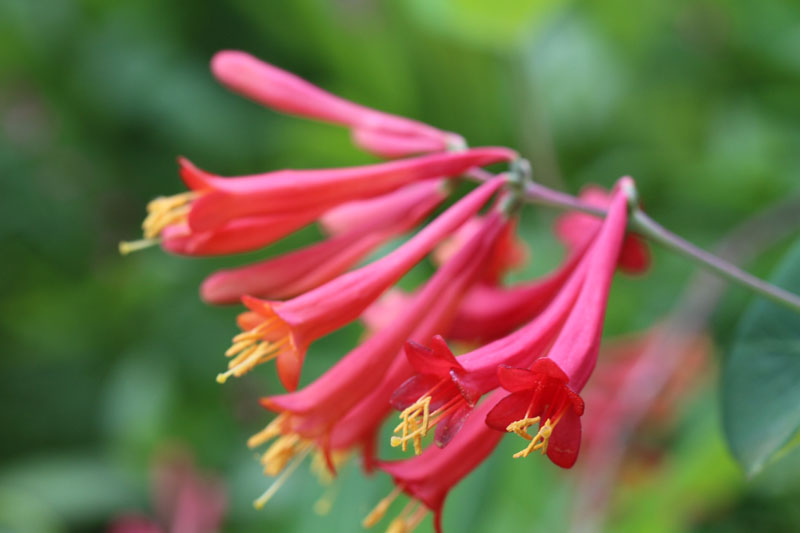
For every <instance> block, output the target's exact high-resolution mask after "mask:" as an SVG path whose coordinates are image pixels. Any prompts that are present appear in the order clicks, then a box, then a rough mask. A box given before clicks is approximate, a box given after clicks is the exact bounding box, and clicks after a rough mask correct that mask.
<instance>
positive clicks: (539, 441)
mask: <svg viewBox="0 0 800 533" xmlns="http://www.w3.org/2000/svg"><path fill="white" fill-rule="evenodd" d="M559 420H561V416H559V417H558V418H556V419H555V421H551V420H550V419H549V418H548V419H547V420H545V422H544V424H540V425H539V431H538V432H537V433H536V435H533V436H531V435H530V434H529V433H528V432H527V429H528V428H529V427H530V426H532V425H534V424H536V423H538V422H540V421H541V418H540V417H538V416H536V417H533V418H528V417H525V418H523V419H522V420H517V421H516V422H512V423H510V424H509V425H508V427H506V431H508V432H509V433H511V432H513V433H516V434H517V435H519V436H520V437H522V438H524V439H526V440H529V441H530V442H529V443H528V445H527V446H526V447H525V448H524V449H522V450H520V451H519V452H517V453H515V454H514V458H515V459H518V458H520V457H528V455H530V454H531V453H533V452H535V451H537V450H541V452H542V455H544V454H545V453H547V444H548V442H549V441H550V435H552V434H553V428H555V427H556V424H558V421H559Z"/></svg>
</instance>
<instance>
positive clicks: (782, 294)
mask: <svg viewBox="0 0 800 533" xmlns="http://www.w3.org/2000/svg"><path fill="white" fill-rule="evenodd" d="M474 177H475V178H478V176H474ZM525 198H526V200H528V201H529V202H531V203H535V204H540V205H547V206H550V207H558V208H562V209H571V210H575V211H580V212H582V213H586V214H589V215H594V216H598V217H604V216H605V215H606V210H605V209H601V208H597V207H594V206H590V205H587V204H585V203H583V202H581V201H580V200H579V199H578V198H575V197H574V196H571V195H569V194H566V193H562V192H559V191H554V190H552V189H548V188H547V187H544V186H542V185H540V184H538V183H529V184H527V185H526V187H525ZM628 223H629V227H630V229H631V231H634V232H636V233H638V234H640V235H642V236H644V237H646V238H648V239H650V240H651V241H653V242H656V243H658V244H659V245H661V246H663V247H664V248H666V249H668V250H670V251H672V252H675V253H677V254H679V255H682V256H684V257H687V258H688V259H690V260H692V261H694V262H695V263H696V264H697V265H699V266H701V267H703V268H706V269H708V270H709V271H711V272H713V273H714V274H716V275H718V276H720V277H722V278H724V279H727V280H728V281H731V282H733V283H736V284H738V285H741V286H743V287H747V288H748V289H750V290H752V291H754V292H756V293H758V294H759V295H761V296H763V297H764V298H767V299H769V300H772V301H773V302H775V303H778V304H781V305H784V306H786V307H788V308H790V309H792V310H794V311H797V312H800V297H798V296H797V295H796V294H793V293H791V292H788V291H785V290H783V289H781V288H780V287H776V286H775V285H772V284H770V283H767V282H766V281H764V280H762V279H759V278H757V277H755V276H753V275H751V274H748V273H747V272H745V271H744V270H742V269H740V268H739V267H737V266H735V265H733V264H731V263H729V262H727V261H725V260H723V259H720V258H719V257H717V256H715V255H713V254H711V253H709V252H706V251H705V250H703V249H701V248H698V247H697V246H695V245H694V244H692V243H690V242H688V241H686V240H685V239H683V238H681V237H678V236H677V235H675V234H674V233H672V232H670V231H668V230H667V229H666V228H664V227H663V226H661V225H660V224H659V223H658V222H656V221H655V220H653V219H652V218H650V217H649V216H647V214H645V212H644V211H642V210H641V209H639V208H638V207H636V208H634V209H633V212H632V213H631V216H630V219H629V222H628Z"/></svg>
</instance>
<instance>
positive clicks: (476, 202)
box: [217, 177, 505, 390]
mask: <svg viewBox="0 0 800 533" xmlns="http://www.w3.org/2000/svg"><path fill="white" fill-rule="evenodd" d="M504 182H505V179H504V178H502V177H500V178H496V179H494V180H492V181H490V182H488V183H485V184H484V185H482V186H480V187H478V188H477V189H475V190H474V191H473V192H471V193H470V194H469V195H467V196H466V197H464V198H463V199H461V200H460V201H459V202H458V203H457V204H455V205H454V206H453V207H451V208H450V209H448V210H447V211H446V212H445V213H443V214H442V215H441V216H439V217H438V218H436V219H435V220H434V221H433V222H431V223H430V224H429V225H428V226H426V227H425V228H424V229H422V230H421V231H420V232H419V233H417V234H416V235H415V236H414V237H412V238H411V239H410V240H409V241H408V242H406V243H405V244H404V245H403V246H401V247H400V248H398V249H397V250H395V251H394V252H392V253H390V254H389V255H386V256H385V257H383V258H381V259H378V260H377V261H375V262H373V263H371V264H369V265H366V266H364V267H361V268H359V269H357V270H354V271H352V272H349V273H347V274H343V275H342V276H339V277H338V278H336V279H334V280H332V281H329V282H328V283H326V284H324V285H322V286H320V287H317V288H316V289H314V290H311V291H309V292H307V293H305V294H303V295H301V296H298V297H296V298H293V299H291V300H288V301H285V302H277V301H265V300H259V299H257V298H252V297H244V298H243V299H242V301H243V303H244V304H245V305H246V306H247V307H248V308H249V309H250V311H252V312H253V313H255V314H256V315H257V316H254V315H253V314H250V313H245V314H244V316H243V317H242V320H240V326H241V325H247V326H251V327H248V328H247V331H245V332H244V333H242V334H240V335H237V336H236V337H234V344H233V346H232V347H231V348H230V349H229V350H228V352H227V353H226V355H228V356H232V355H235V354H238V355H236V357H235V358H234V359H233V360H231V361H230V364H229V370H228V371H227V372H225V373H224V374H220V375H219V376H218V378H217V379H218V380H219V381H221V382H223V381H225V379H227V377H229V376H231V375H233V376H240V375H242V374H244V373H246V372H248V371H249V370H250V369H252V368H253V367H255V366H256V365H258V364H260V363H262V362H265V361H269V360H271V359H274V358H276V359H277V361H276V363H277V369H278V375H279V377H280V378H281V381H282V382H283V384H284V386H285V387H286V388H287V389H288V390H294V389H295V388H296V387H297V383H298V381H299V378H300V369H301V367H302V364H303V359H304V358H305V353H306V350H307V349H308V346H309V345H310V344H311V343H312V342H313V341H314V340H316V339H318V338H319V337H322V336H324V335H327V334H328V333H330V332H332V331H334V330H336V329H338V328H340V327H342V326H344V325H345V324H348V323H349V322H352V321H353V320H355V319H356V318H358V316H359V315H360V314H361V313H362V312H363V311H364V309H366V307H367V306H368V305H369V304H370V303H372V302H373V301H374V300H375V299H376V298H377V297H378V296H379V295H380V294H381V293H382V292H383V291H385V290H386V289H387V288H389V287H390V286H391V285H393V284H394V283H395V282H397V281H398V280H399V279H400V278H401V277H402V276H403V275H404V274H405V273H406V272H407V271H408V270H409V269H411V267H413V266H414V265H415V264H416V263H418V262H419V261H420V260H421V259H422V258H423V257H425V255H426V254H428V253H429V252H430V251H431V249H433V247H434V246H435V245H436V243H438V242H439V241H440V240H441V239H442V238H443V237H445V236H446V235H448V234H449V233H450V232H452V231H453V230H455V229H456V228H457V227H458V226H459V225H461V224H463V223H464V222H465V221H466V220H467V219H469V217H471V216H472V215H474V214H475V212H477V211H478V210H479V209H480V208H481V207H482V206H483V205H484V204H485V203H486V201H487V200H488V199H489V198H490V197H491V195H492V194H494V193H495V192H496V191H497V190H498V189H499V188H500V187H501V186H502V185H503V183H504ZM254 323H255V325H253V324H254Z"/></svg>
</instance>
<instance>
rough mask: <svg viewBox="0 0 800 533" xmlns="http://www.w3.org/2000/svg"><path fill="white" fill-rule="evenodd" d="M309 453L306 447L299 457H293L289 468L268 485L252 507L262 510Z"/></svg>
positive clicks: (309, 449) (309, 448)
mask: <svg viewBox="0 0 800 533" xmlns="http://www.w3.org/2000/svg"><path fill="white" fill-rule="evenodd" d="M310 452H311V447H308V448H306V449H305V450H303V451H302V452H301V453H300V455H299V456H297V457H295V459H294V461H292V463H291V464H289V466H288V467H287V468H286V469H285V470H284V471H283V473H282V474H281V475H280V477H278V479H276V480H275V481H274V482H273V483H272V485H270V487H269V488H268V489H267V490H266V491H264V494H262V495H261V496H259V497H258V498H257V499H256V500H255V501H254V502H253V507H255V508H256V509H261V508H263V507H264V505H266V504H267V502H268V501H269V500H270V498H272V497H273V496H274V495H275V493H277V492H278V490H279V489H280V488H281V487H282V486H283V484H284V483H286V480H287V479H289V476H291V475H292V473H293V472H294V471H295V470H297V467H298V466H300V463H302V462H303V460H304V459H305V458H306V456H307V455H308V454H309V453H310Z"/></svg>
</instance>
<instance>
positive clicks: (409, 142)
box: [211, 50, 464, 157]
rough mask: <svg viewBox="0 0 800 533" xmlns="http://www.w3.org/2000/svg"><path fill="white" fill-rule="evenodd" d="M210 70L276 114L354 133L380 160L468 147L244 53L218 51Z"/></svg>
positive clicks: (458, 139)
mask: <svg viewBox="0 0 800 533" xmlns="http://www.w3.org/2000/svg"><path fill="white" fill-rule="evenodd" d="M211 70H212V72H213V73H214V75H215V76H216V77H217V79H218V80H219V81H220V82H222V83H223V84H224V85H226V86H227V87H228V88H229V89H231V90H233V91H235V92H238V93H240V94H243V95H244V96H247V97H248V98H251V99H252V100H255V101H256V102H259V103H260V104H263V105H265V106H267V107H270V108H272V109H275V110H276V111H281V112H283V113H288V114H290V115H298V116H301V117H306V118H311V119H316V120H321V121H325V122H332V123H334V124H339V125H342V126H347V127H349V128H351V129H352V134H353V140H354V141H355V143H356V144H357V145H359V146H361V147H362V148H364V149H366V150H368V151H371V152H373V153H375V154H377V155H380V156H386V157H400V156H406V155H411V154H415V153H423V152H437V151H444V150H447V149H448V148H449V147H452V146H462V145H463V144H464V141H463V139H462V138H461V137H460V136H459V135H456V134H454V133H448V132H444V131H441V130H438V129H436V128H433V127H431V126H428V125H426V124H423V123H421V122H417V121H415V120H410V119H407V118H403V117H398V116H396V115H391V114H389V113H383V112H381V111H376V110H374V109H369V108H367V107H364V106H361V105H359V104H355V103H353V102H350V101H347V100H344V99H343V98H340V97H338V96H334V95H332V94H330V93H328V92H326V91H324V90H322V89H320V88H319V87H316V86H314V85H312V84H310V83H308V82H307V81H305V80H303V79H301V78H300V77H298V76H296V75H294V74H291V73H289V72H286V71H285V70H281V69H279V68H277V67H275V66H273V65H270V64H268V63H265V62H263V61H260V60H259V59H257V58H255V57H253V56H251V55H249V54H247V53H244V52H238V51H232V50H226V51H222V52H218V53H217V54H215V55H214V57H213V59H212V60H211Z"/></svg>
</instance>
